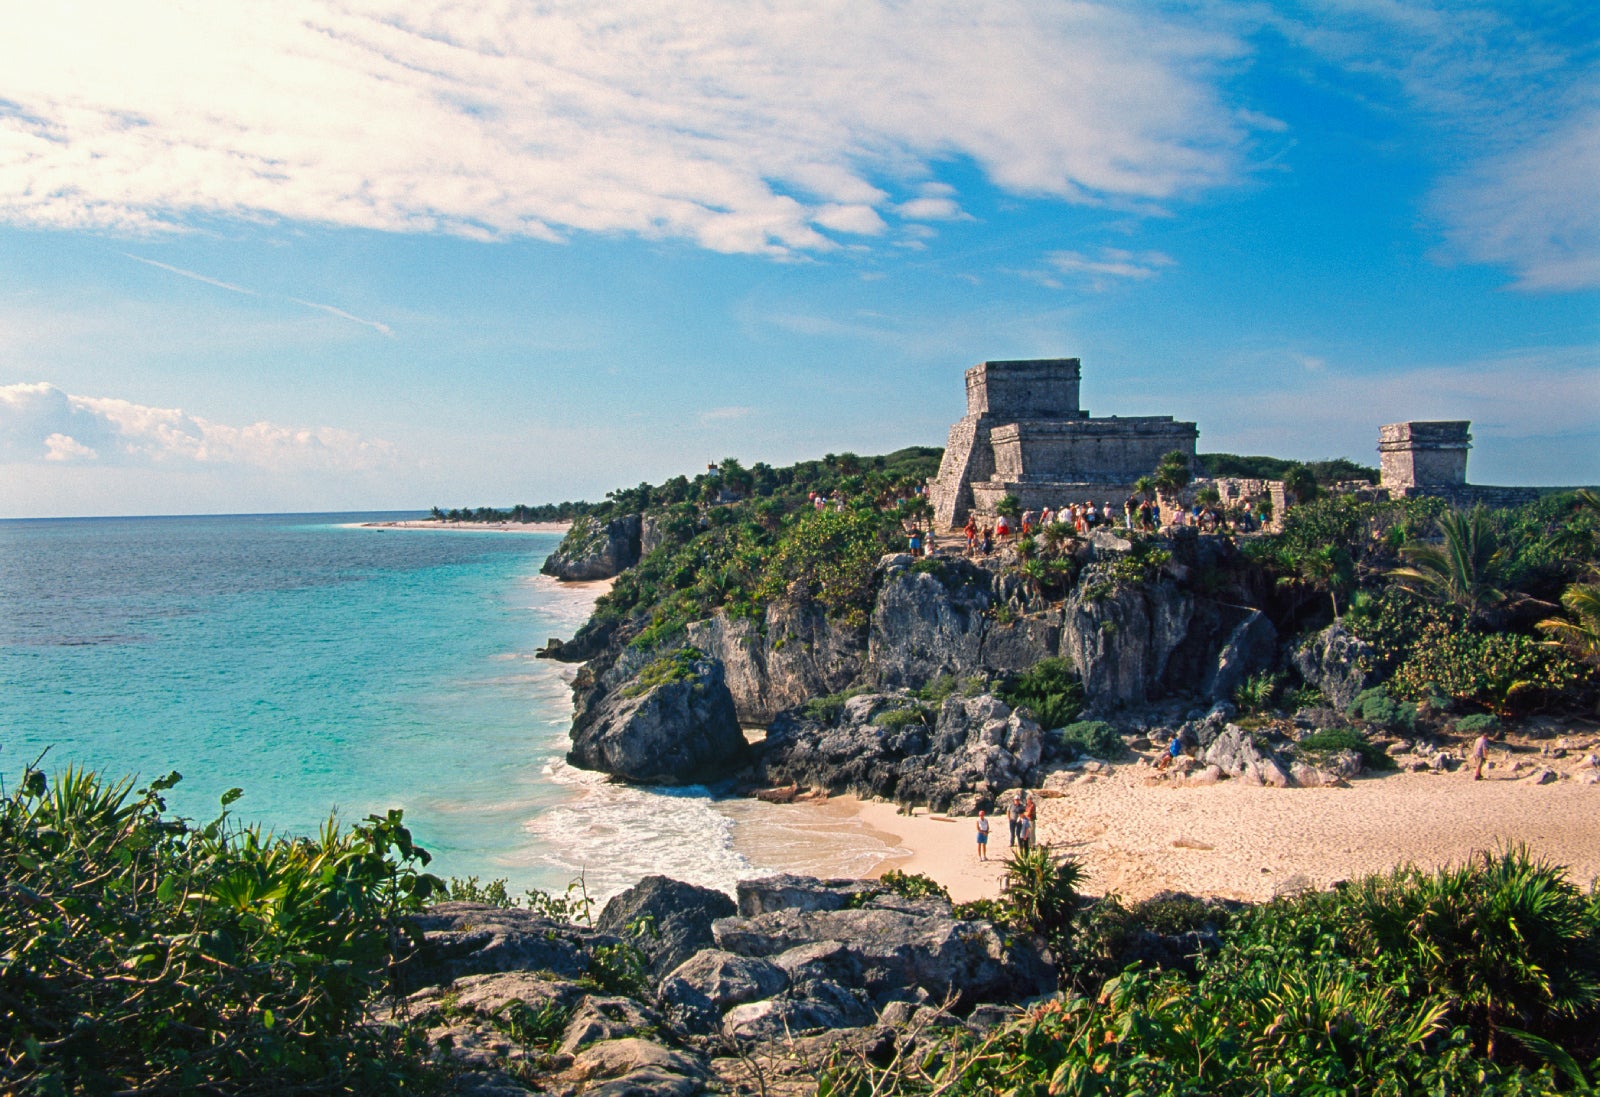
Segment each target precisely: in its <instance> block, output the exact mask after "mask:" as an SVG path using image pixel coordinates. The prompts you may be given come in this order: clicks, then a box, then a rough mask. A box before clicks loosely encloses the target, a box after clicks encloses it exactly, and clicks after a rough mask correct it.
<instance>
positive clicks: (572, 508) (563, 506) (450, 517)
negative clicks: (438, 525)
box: [429, 502, 595, 525]
mask: <svg viewBox="0 0 1600 1097" xmlns="http://www.w3.org/2000/svg"><path fill="white" fill-rule="evenodd" d="M594 507H595V505H594V504H593V503H583V502H578V503H541V504H540V505H539V506H536V507H530V506H528V505H527V504H525V503H518V504H517V505H516V506H514V507H512V508H511V509H510V510H500V509H498V508H496V507H452V508H451V509H449V510H444V509H442V508H440V507H434V508H433V510H432V511H430V512H429V517H431V518H432V519H433V520H434V521H435V522H492V523H495V524H497V525H504V524H507V523H513V522H515V523H527V522H570V521H572V520H573V519H574V518H579V517H582V516H583V515H585V514H588V513H589V512H590V511H592V510H594Z"/></svg>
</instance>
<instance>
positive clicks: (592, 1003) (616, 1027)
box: [560, 994, 661, 1055]
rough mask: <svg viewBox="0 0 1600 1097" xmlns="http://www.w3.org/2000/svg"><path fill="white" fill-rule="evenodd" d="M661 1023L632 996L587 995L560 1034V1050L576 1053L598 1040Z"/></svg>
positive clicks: (651, 1028)
mask: <svg viewBox="0 0 1600 1097" xmlns="http://www.w3.org/2000/svg"><path fill="white" fill-rule="evenodd" d="M660 1026H661V1018H660V1017H658V1016H657V1015H656V1014H655V1012H654V1011H653V1010H649V1009H646V1008H645V1007H644V1006H641V1005H640V1004H639V1003H638V1002H635V1001H634V1000H633V999H632V998H623V997H619V996H608V995H596V994H586V995H584V996H583V998H582V1000H580V1001H579V1002H578V1006H577V1008H576V1009H574V1010H573V1011H572V1016H571V1017H570V1018H569V1019H568V1020H567V1026H566V1028H565V1029H563V1030H562V1033H561V1044H560V1050H561V1051H562V1053H563V1054H566V1055H576V1054H577V1053H578V1052H579V1051H580V1050H581V1049H583V1048H586V1047H588V1046H589V1045H590V1044H594V1043H598V1042H600V1041H601V1040H618V1039H621V1038H623V1037H625V1036H633V1035H635V1034H638V1033H641V1032H651V1031H654V1030H655V1029H657V1028H659V1027H660Z"/></svg>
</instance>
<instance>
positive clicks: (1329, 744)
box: [1294, 728, 1395, 770]
mask: <svg viewBox="0 0 1600 1097" xmlns="http://www.w3.org/2000/svg"><path fill="white" fill-rule="evenodd" d="M1341 750H1353V751H1355V752H1356V753H1357V754H1359V755H1361V764H1362V765H1363V766H1365V767H1366V768H1367V769H1372V770H1389V769H1394V768H1395V761H1394V759H1393V758H1391V757H1389V756H1388V755H1387V754H1385V753H1384V752H1383V749H1382V748H1381V747H1379V746H1378V745H1377V744H1376V743H1373V742H1370V741H1369V740H1368V739H1367V737H1366V736H1365V735H1362V734H1361V733H1360V732H1359V731H1356V730H1355V729H1354V728H1323V729H1321V730H1320V731H1314V732H1312V733H1311V734H1310V735H1307V736H1305V737H1304V738H1302V739H1301V740H1300V741H1299V742H1297V743H1296V744H1295V745H1294V751H1295V753H1296V754H1304V755H1319V754H1320V755H1329V754H1335V753H1337V752H1339V751H1341Z"/></svg>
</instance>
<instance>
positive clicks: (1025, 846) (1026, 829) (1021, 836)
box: [1017, 815, 1033, 853]
mask: <svg viewBox="0 0 1600 1097" xmlns="http://www.w3.org/2000/svg"><path fill="white" fill-rule="evenodd" d="M1017 845H1018V846H1019V847H1020V848H1021V849H1022V852H1023V853H1027V852H1028V851H1029V850H1031V849H1033V820H1032V819H1030V818H1028V817H1027V816H1026V815H1024V816H1023V817H1022V818H1021V819H1018V820H1017Z"/></svg>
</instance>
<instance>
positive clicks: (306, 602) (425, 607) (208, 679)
mask: <svg viewBox="0 0 1600 1097" xmlns="http://www.w3.org/2000/svg"><path fill="white" fill-rule="evenodd" d="M416 517H421V516H420V515H398V514H395V515H390V514H309V515H235V516H217V517H177V518H92V519H42V520H13V521H0V774H3V776H4V777H5V779H6V780H7V781H8V782H12V781H15V780H16V778H17V777H18V775H20V773H21V771H22V769H23V767H24V766H25V765H26V764H28V763H30V762H32V761H33V760H34V758H35V757H37V756H38V755H39V754H40V752H42V751H45V750H47V749H48V753H47V754H46V755H45V763H44V768H45V769H46V770H47V771H56V770H59V769H61V768H63V767H65V766H66V765H67V764H68V763H72V764H76V765H82V766H88V767H92V768H94V769H98V770H100V771H102V772H104V773H108V774H117V775H121V774H133V773H137V774H138V775H140V776H141V777H144V778H150V777H153V776H158V775H161V774H165V773H167V772H168V771H170V770H178V771H179V772H181V773H182V774H183V782H182V783H181V784H180V785H179V786H178V787H177V788H176V789H175V790H174V791H173V793H172V794H171V795H170V796H169V802H170V804H171V805H172V807H173V808H174V810H177V811H179V812H180V813H182V814H184V815H188V816H190V817H193V818H210V817H211V816H212V815H214V814H215V812H216V810H217V798H218V797H219V796H220V795H221V794H222V793H223V792H224V791H226V790H227V789H229V788H232V787H235V786H237V787H240V788H243V789H244V790H245V795H244V797H243V798H242V799H241V800H239V802H238V803H237V804H235V805H234V809H233V810H234V812H235V814H236V815H237V816H239V817H241V818H244V819H246V820H249V821H252V822H259V823H261V824H262V825H264V826H266V827H268V828H270V829H273V830H276V831H279V832H283V833H306V832H310V831H313V830H314V829H315V828H316V827H317V826H318V825H320V823H321V822H322V820H323V819H325V818H326V817H327V815H328V813H329V812H330V811H336V812H337V814H338V815H339V817H340V818H341V819H344V820H346V821H350V820H357V819H360V818H362V817H364V816H365V815H367V814H368V813H369V812H376V811H382V810H385V809H387V808H391V807H400V808H403V809H405V812H406V818H407V820H408V822H409V823H410V824H411V826H412V829H413V832H414V833H415V835H416V837H417V838H418V840H419V841H421V843H422V844H423V845H424V846H426V847H427V848H428V849H429V850H430V851H431V852H432V853H433V854H434V856H435V862H434V865H433V866H432V867H433V869H434V870H435V871H437V872H439V873H441V874H442V875H446V876H450V875H454V876H468V875H477V876H479V877H481V878H483V879H491V878H496V877H504V878H507V879H508V880H509V881H510V883H511V886H512V887H513V889H514V890H520V889H522V888H524V887H540V888H544V889H546V890H555V891H560V890H562V889H564V888H565V887H566V886H567V884H568V883H569V882H570V881H571V880H572V879H574V878H575V877H576V876H577V875H578V874H580V873H581V874H582V875H583V877H584V879H585V881H586V883H587V886H588V888H589V890H590V892H591V893H593V894H595V895H598V896H602V897H603V896H605V895H608V894H610V893H612V892H614V891H616V890H619V889H620V888H622V887H626V886H627V885H628V884H630V883H632V882H634V881H635V880H637V879H638V878H639V877H641V876H643V875H645V874H647V873H651V872H664V873H667V874H669V875H673V876H676V877H678V878H680V879H687V880H693V881H695V882H699V883H704V884H708V885H711V886H717V887H723V888H731V886H732V883H733V881H735V880H736V879H738V878H741V877H745V876H750V875H756V874H760V873H762V872H766V871H771V870H774V869H784V870H806V869H811V870H815V871H851V870H854V869H865V868H868V867H871V865H873V864H875V863H877V862H878V861H880V860H881V859H882V858H883V857H884V856H885V855H886V854H888V853H890V852H892V851H891V850H890V849H889V848H888V847H886V846H885V845H884V843H883V842H882V841H880V840H879V839H878V837H876V836H873V835H871V834H870V833H867V832H865V831H862V830H860V829H859V828H852V827H851V826H849V825H840V824H839V823H838V822H837V821H834V822H826V821H822V820H816V819H813V818H811V817H810V816H807V815H806V814H805V813H803V812H796V811H793V810H790V811H780V810H767V809H765V808H764V806H758V805H755V804H753V803H748V802H719V801H715V800H713V799H712V798H711V797H710V796H709V795H707V793H706V792H705V790H703V789H687V790H673V791H671V792H659V791H652V790H638V789H629V788H624V787H621V786H616V785H611V784H609V783H606V782H604V781H602V780H601V779H599V777H598V776H597V775H595V774H590V773H584V772H582V771H578V770H574V769H572V768H570V767H568V766H567V765H566V764H565V762H564V761H563V760H562V759H563V756H564V754H565V751H566V748H567V734H566V733H567V727H568V724H569V720H570V714H571V698H570V690H569V687H568V682H569V680H570V678H571V674H572V672H573V669H574V668H572V667H569V666H563V665H560V664H552V663H548V662H544V661H539V660H535V659H534V658H533V651H534V649H535V648H537V647H539V646H541V645H542V644H543V643H544V642H545V641H546V640H547V639H548V638H550V637H552V636H561V637H570V636H571V635H572V633H573V632H574V631H575V630H576V629H577V627H578V626H579V625H580V624H582V622H583V621H584V620H585V618H586V617H587V616H588V613H589V609H590V606H591V604H592V600H593V598H594V597H595V594H596V591H595V589H594V588H593V587H592V586H587V585H579V586H572V585H562V584H558V583H556V582H555V581H554V580H551V579H548V578H546V577H544V576H541V575H539V565H540V564H541V563H542V562H543V560H544V558H545V556H546V555H548V553H549V552H550V550H551V549H553V548H554V547H555V545H556V543H557V542H558V541H559V540H560V535H559V534H556V533H537V532H497V531H494V530H471V531H449V530H433V529H423V530H410V529H396V528H392V527H391V528H380V527H371V526H366V525H364V523H370V522H380V521H391V520H396V519H402V518H416Z"/></svg>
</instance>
